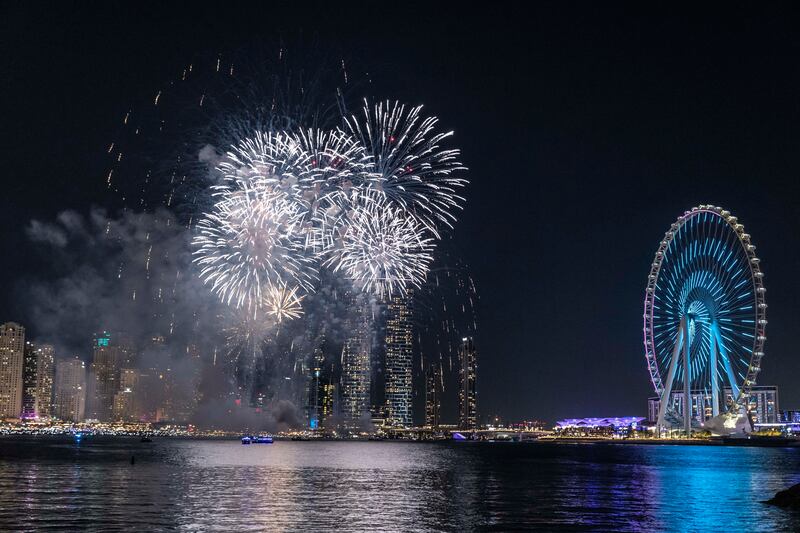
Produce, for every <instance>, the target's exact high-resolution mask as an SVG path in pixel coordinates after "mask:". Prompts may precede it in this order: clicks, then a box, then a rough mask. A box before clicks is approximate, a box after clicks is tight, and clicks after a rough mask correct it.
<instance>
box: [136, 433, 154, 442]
mask: <svg viewBox="0 0 800 533" xmlns="http://www.w3.org/2000/svg"><path fill="white" fill-rule="evenodd" d="M139 442H153V439H151V438H150V437H148V436H147V435H142V438H141V439H140V440H139Z"/></svg>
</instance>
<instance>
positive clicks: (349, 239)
mask: <svg viewBox="0 0 800 533" xmlns="http://www.w3.org/2000/svg"><path fill="white" fill-rule="evenodd" d="M333 226H334V227H335V228H336V229H335V231H334V232H333V233H332V235H331V242H330V243H329V246H328V247H327V249H326V252H325V259H324V260H323V265H324V266H326V267H329V268H331V269H332V270H333V271H334V272H342V273H343V274H344V276H345V277H347V278H348V279H350V280H352V281H353V283H354V284H355V285H356V286H357V287H358V288H360V289H361V290H363V291H365V292H374V293H375V294H377V295H378V296H380V297H381V298H388V297H390V296H392V295H395V294H406V293H407V292H408V290H409V289H411V288H413V287H419V286H420V285H421V284H422V283H423V282H424V281H425V278H426V276H427V273H428V268H429V266H430V263H431V261H432V253H433V249H434V244H433V239H431V238H429V237H426V231H425V227H424V226H423V225H422V224H421V223H420V222H419V221H418V220H416V219H415V218H414V217H411V216H408V214H407V213H406V212H405V211H404V210H402V209H400V208H398V207H396V206H394V205H392V204H391V203H390V202H389V201H387V199H386V197H385V196H383V195H381V194H376V193H374V192H372V193H369V194H364V195H360V196H358V197H356V198H354V200H353V202H352V203H351V204H350V206H349V207H348V209H347V210H346V211H345V212H344V213H343V215H342V216H341V217H340V219H339V223H338V224H333Z"/></svg>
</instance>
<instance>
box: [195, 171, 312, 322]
mask: <svg viewBox="0 0 800 533" xmlns="http://www.w3.org/2000/svg"><path fill="white" fill-rule="evenodd" d="M216 189H217V191H216V193H215V197H216V198H217V199H218V200H217V202H216V204H215V205H214V207H213V209H212V210H211V212H209V213H206V214H205V215H204V216H203V218H202V219H201V220H200V222H198V224H197V234H196V235H195V237H194V239H193V245H194V247H195V250H194V252H193V253H194V256H195V257H194V263H195V264H197V265H198V267H199V268H200V278H201V279H202V280H203V281H204V282H205V283H206V284H208V285H210V286H211V290H212V291H213V292H214V293H215V294H217V296H219V298H220V299H221V300H222V301H223V302H224V303H226V304H228V305H232V306H234V307H236V308H246V309H248V310H249V311H251V312H252V313H253V314H254V315H255V314H257V313H258V310H259V307H260V305H261V302H262V301H263V299H264V298H265V296H266V295H267V292H268V290H269V288H270V287H271V286H275V285H276V284H280V283H286V282H287V281H291V282H292V283H293V284H297V285H298V286H300V287H302V288H304V289H305V290H311V289H312V288H313V283H314V281H315V280H316V277H317V273H316V269H315V268H314V262H313V260H312V259H311V258H310V257H309V256H308V254H307V253H306V251H305V233H306V232H307V228H306V222H305V216H304V213H303V211H302V209H301V208H300V207H299V206H298V205H297V203H295V202H293V201H292V200H291V199H289V198H288V197H287V195H286V194H285V193H283V192H280V191H276V190H273V189H272V187H270V186H269V185H266V183H265V182H264V181H261V182H256V183H254V184H247V183H246V182H243V181H240V182H238V183H237V184H235V185H232V184H230V183H229V184H228V185H224V186H219V187H217V188H216Z"/></svg>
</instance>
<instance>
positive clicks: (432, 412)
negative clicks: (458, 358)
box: [425, 365, 442, 428]
mask: <svg viewBox="0 0 800 533" xmlns="http://www.w3.org/2000/svg"><path fill="white" fill-rule="evenodd" d="M441 391H442V367H441V366H439V365H431V366H430V368H428V372H427V374H426V375H425V425H426V426H428V427H431V428H437V427H439V424H440V413H441V410H442V398H441Z"/></svg>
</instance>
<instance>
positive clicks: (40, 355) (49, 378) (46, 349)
mask: <svg viewBox="0 0 800 533" xmlns="http://www.w3.org/2000/svg"><path fill="white" fill-rule="evenodd" d="M55 357H56V351H55V348H53V345H52V344H37V345H36V404H35V406H34V413H35V415H36V417H37V418H48V417H50V416H51V415H52V412H53V371H54V370H55Z"/></svg>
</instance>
